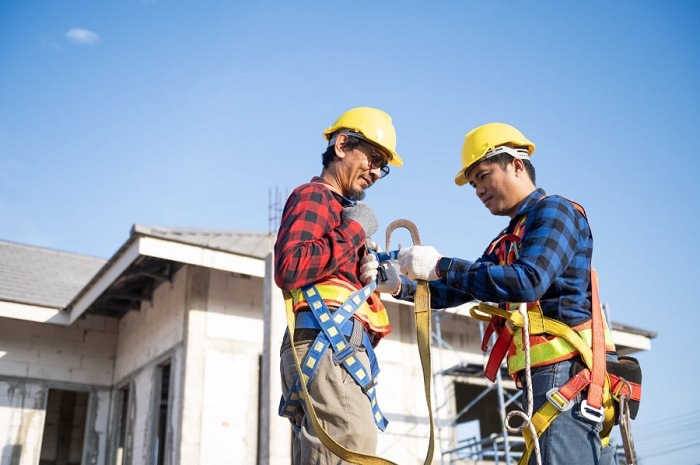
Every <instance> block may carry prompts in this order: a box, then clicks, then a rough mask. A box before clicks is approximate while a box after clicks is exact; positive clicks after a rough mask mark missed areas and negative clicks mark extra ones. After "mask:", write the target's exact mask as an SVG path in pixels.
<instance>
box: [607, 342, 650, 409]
mask: <svg viewBox="0 0 700 465" xmlns="http://www.w3.org/2000/svg"><path fill="white" fill-rule="evenodd" d="M607 371H608V374H609V375H610V378H612V379H614V378H618V379H620V380H625V381H627V382H629V383H634V384H637V385H639V393H640V395H639V396H638V397H641V387H642V367H641V366H640V365H639V361H638V360H637V359H636V358H634V357H627V356H624V355H621V356H620V357H619V361H618V362H611V361H610V360H608V362H607ZM623 384H624V381H623ZM639 401H640V399H639V398H637V399H634V398H631V393H630V394H629V395H628V399H627V407H628V409H629V413H630V418H632V419H634V418H636V417H637V412H638V411H639Z"/></svg>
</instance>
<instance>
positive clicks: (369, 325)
mask: <svg viewBox="0 0 700 465" xmlns="http://www.w3.org/2000/svg"><path fill="white" fill-rule="evenodd" d="M324 136H325V138H326V140H327V141H328V147H327V149H326V151H325V153H324V154H323V158H322V164H323V168H322V170H321V174H320V175H319V176H315V177H313V178H312V179H311V181H310V182H308V183H305V184H302V185H301V186H299V187H297V188H296V189H295V190H294V191H293V192H292V194H291V195H290V196H289V199H288V200H287V203H286V205H285V207H284V212H283V215H282V221H281V225H280V229H279V234H278V236H277V241H276V243H275V281H276V283H277V286H279V287H280V289H282V290H283V291H285V293H286V295H288V296H291V300H292V302H293V307H294V312H295V317H296V324H295V331H294V346H293V347H294V348H295V349H296V352H297V354H298V357H299V360H300V361H303V363H302V365H305V366H307V365H311V364H313V363H315V367H314V371H313V374H312V375H311V377H310V378H311V380H310V381H309V383H307V386H308V390H309V394H310V398H311V401H312V403H313V406H314V409H315V411H316V414H317V417H318V420H319V423H320V425H321V426H322V427H323V429H324V430H325V431H326V432H327V433H328V435H329V436H330V437H331V438H333V439H334V440H335V441H337V442H338V443H339V444H340V445H341V446H343V447H345V448H347V449H350V450H353V451H357V452H362V453H366V454H374V453H375V450H376V445H377V430H376V426H375V425H377V426H379V427H380V428H382V427H383V425H385V420H384V423H383V424H382V420H383V416H382V415H381V413H380V412H379V411H378V410H376V409H375V408H374V407H373V405H372V404H373V403H374V402H372V400H371V397H370V396H369V394H368V393H373V391H374V388H373V382H374V380H373V379H371V378H373V376H371V377H368V378H367V379H368V380H370V383H369V384H365V385H364V386H361V385H360V384H359V381H356V379H355V378H353V376H351V373H350V371H351V370H349V369H348V368H347V366H346V365H344V364H343V363H341V362H342V360H340V359H344V357H345V356H343V357H339V354H338V353H337V351H336V350H335V349H334V348H333V347H328V349H327V350H325V351H324V352H321V355H320V356H319V357H317V358H318V361H316V359H314V358H313V357H311V358H310V359H309V358H305V357H310V355H309V353H311V352H312V351H310V350H309V348H310V346H312V345H313V346H314V348H316V347H318V342H319V341H321V342H323V341H327V340H325V339H322V338H323V330H322V329H320V328H319V327H318V324H319V323H317V322H316V320H315V319H319V318H318V317H317V316H315V313H314V312H312V311H311V310H310V307H309V304H308V302H307V297H308V300H311V299H312V296H311V295H309V294H307V292H309V290H310V289H311V290H313V292H312V293H313V294H317V295H320V298H321V299H322V303H323V304H325V305H324V307H327V308H328V310H329V311H330V312H332V313H334V314H335V312H336V310H337V309H338V308H339V307H340V306H341V305H343V303H345V302H346V301H348V298H349V297H350V296H351V295H353V294H354V293H356V292H358V291H363V290H365V291H366V290H367V289H369V292H367V294H369V295H368V297H367V298H366V300H363V301H362V303H361V304H359V306H358V307H357V308H356V310H355V311H354V313H353V314H352V316H351V317H349V318H348V320H347V322H346V323H345V324H344V326H343V334H346V337H347V342H348V343H349V346H350V347H352V348H354V349H356V350H353V351H352V354H351V355H352V356H353V357H356V358H354V359H353V360H357V361H359V362H361V364H362V366H363V367H364V371H363V373H366V374H370V373H372V375H374V374H375V373H376V372H377V371H378V370H377V368H376V361H375V360H374V359H373V358H374V357H373V346H375V345H376V344H377V343H378V342H379V340H381V338H382V337H384V336H386V335H387V334H389V332H390V331H391V327H390V326H389V320H388V316H387V312H386V309H385V308H384V305H383V304H382V302H381V301H380V299H379V293H378V292H372V288H370V287H369V285H371V286H374V284H373V283H374V281H375V278H376V275H377V269H376V265H375V266H371V265H370V266H364V267H363V266H362V265H364V264H365V263H366V261H362V259H363V258H364V257H365V256H366V255H367V254H368V253H369V252H368V250H367V246H366V244H367V242H368V241H367V240H368V239H369V237H370V236H371V235H372V234H374V233H375V232H376V230H377V227H378V225H377V220H376V217H375V216H374V213H373V212H372V210H371V208H370V207H369V206H368V205H367V204H366V203H364V202H362V201H361V200H362V199H363V198H364V196H365V190H366V189H367V188H368V187H370V186H372V185H373V184H374V183H375V182H377V181H379V180H380V179H382V178H383V177H384V176H386V175H387V174H388V173H389V166H388V164H391V165H394V166H402V164H403V162H402V160H401V158H400V157H399V155H398V154H397V153H396V132H395V130H394V126H393V124H392V121H391V118H390V117H389V115H387V114H386V113H384V112H383V111H381V110H377V109H375V108H368V107H360V108H353V109H351V110H349V111H347V112H345V113H343V114H342V115H341V116H340V117H339V118H338V120H337V121H336V122H335V123H334V124H333V125H332V126H330V127H329V128H328V129H326V131H324ZM397 284H398V283H389V282H386V281H385V282H380V284H379V286H378V287H377V289H376V290H377V291H386V289H388V288H390V287H394V286H395V285H397ZM384 288H386V289H384ZM320 333H321V336H319V334H320ZM351 339H352V340H353V341H354V342H352V343H351ZM360 340H361V341H362V342H361V343H360ZM314 341H316V343H314ZM344 342H345V340H343V343H344ZM326 344H328V343H327V342H326ZM280 370H281V374H282V392H283V399H282V405H281V407H280V414H281V415H283V416H286V417H287V418H289V419H290V421H291V423H292V427H293V429H294V432H295V438H294V445H293V461H294V464H297V465H302V464H303V465H311V464H323V465H325V464H338V463H344V462H342V461H340V459H339V458H338V457H337V456H335V455H334V454H333V453H331V452H330V451H329V450H328V449H326V448H325V447H324V446H323V444H322V443H321V441H320V440H319V438H318V436H317V434H316V432H315V431H314V427H313V424H312V422H311V420H310V419H309V418H308V417H307V415H306V412H305V409H304V407H303V404H301V403H298V404H295V403H294V402H293V399H294V398H296V395H292V394H293V393H294V394H299V384H298V383H299V381H298V377H297V367H296V363H295V360H294V354H293V352H292V345H291V341H290V338H289V332H288V331H287V332H286V333H285V336H284V339H283V342H282V348H281V362H280ZM360 379H362V376H360ZM380 417H381V418H380Z"/></svg>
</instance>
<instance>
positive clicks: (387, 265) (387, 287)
mask: <svg viewBox="0 0 700 465" xmlns="http://www.w3.org/2000/svg"><path fill="white" fill-rule="evenodd" d="M380 266H381V267H382V268H384V271H385V272H386V280H385V281H382V279H381V278H379V281H377V291H379V292H385V293H387V294H396V293H397V292H399V288H400V285H401V279H400V278H399V270H397V269H396V262H395V261H394V260H388V261H385V262H382V264H381V265H380Z"/></svg>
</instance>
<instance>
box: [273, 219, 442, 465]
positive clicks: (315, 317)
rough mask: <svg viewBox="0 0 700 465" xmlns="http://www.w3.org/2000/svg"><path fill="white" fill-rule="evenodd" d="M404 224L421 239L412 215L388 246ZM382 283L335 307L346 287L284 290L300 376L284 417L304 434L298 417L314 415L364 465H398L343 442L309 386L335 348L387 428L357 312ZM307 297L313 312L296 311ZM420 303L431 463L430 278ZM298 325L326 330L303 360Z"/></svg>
mask: <svg viewBox="0 0 700 465" xmlns="http://www.w3.org/2000/svg"><path fill="white" fill-rule="evenodd" d="M398 227H405V228H407V229H409V231H410V233H411V237H412V239H413V242H414V244H416V245H419V244H420V239H419V237H418V230H417V228H416V227H415V225H414V224H413V223H411V222H410V221H408V220H396V221H394V222H393V223H391V224H390V225H389V227H388V228H387V233H386V235H387V238H386V242H387V244H386V246H387V249H388V248H389V242H390V237H391V232H392V231H393V230H394V229H396V228H398ZM397 253H398V251H392V252H388V253H381V254H379V261H380V262H382V261H385V260H390V259H395V258H396V255H397ZM376 287H377V284H376V282H371V283H370V284H368V285H366V286H365V287H363V288H362V289H360V290H358V291H356V292H354V293H352V294H350V295H349V297H348V298H347V299H346V300H345V301H344V302H343V303H342V304H341V305H340V306H339V307H338V309H337V310H336V311H334V312H331V311H330V310H329V308H328V306H327V305H326V300H330V301H336V300H338V298H339V295H342V293H343V290H342V288H336V287H335V286H314V285H310V286H305V287H302V288H301V289H300V290H295V291H292V292H284V298H285V306H286V311H287V328H288V331H289V335H290V340H291V344H292V353H293V354H294V360H295V364H296V368H297V375H296V377H295V379H294V381H293V383H292V387H291V388H290V391H289V392H288V393H287V394H286V395H284V394H283V395H282V399H281V400H280V406H279V410H278V412H279V415H280V416H283V417H286V418H288V419H289V420H290V422H291V424H292V428H293V430H294V433H295V434H299V431H300V427H299V425H297V424H296V421H295V419H296V418H299V417H300V416H303V415H304V414H306V415H308V417H309V418H310V419H311V423H312V424H313V427H314V430H315V431H316V434H317V435H318V438H319V439H320V440H321V442H322V443H323V445H324V446H325V447H326V448H328V449H329V450H330V451H331V452H333V453H334V454H335V455H337V456H338V457H340V458H341V459H342V460H345V461H347V462H351V463H356V464H362V465H396V464H394V463H393V462H391V461H389V460H386V459H383V458H381V457H375V456H372V455H368V454H363V453H361V452H357V451H352V450H349V449H347V448H345V447H343V446H342V445H340V444H339V443H338V442H337V441H335V440H334V439H333V438H332V437H330V436H329V435H328V433H327V432H326V431H325V430H324V429H323V427H322V426H321V424H320V422H319V421H318V417H317V416H316V412H315V410H314V406H313V403H312V402H311V399H310V396H309V388H310V386H311V383H312V381H313V378H314V374H315V373H316V369H317V367H318V362H319V361H320V360H321V358H322V357H323V356H324V354H325V352H326V351H327V350H328V349H329V348H330V349H331V351H332V353H333V357H332V358H333V363H335V364H336V365H342V366H343V367H344V368H345V370H347V371H348V373H349V374H350V375H351V376H352V377H353V379H354V380H355V382H357V384H358V385H359V386H360V387H361V388H362V390H363V392H364V393H365V394H366V395H367V397H368V398H369V401H370V405H371V408H372V414H373V416H374V422H375V424H376V425H377V427H378V428H379V429H380V430H381V431H384V430H385V429H386V426H387V424H388V421H387V420H386V418H385V417H384V415H383V414H382V412H381V410H380V409H379V405H378V403H377V399H376V390H375V384H376V378H377V375H378V374H379V365H378V363H377V358H376V356H375V354H374V349H373V346H372V344H371V341H370V339H369V336H368V335H367V332H366V331H365V329H364V327H363V324H362V322H360V321H359V319H358V318H357V317H353V315H354V314H355V313H356V311H357V310H358V308H360V307H361V306H362V305H366V303H365V302H366V300H367V299H368V298H369V296H371V295H372V293H373V292H374V291H375V289H376ZM302 299H303V300H304V301H305V304H304V306H306V305H308V308H309V310H310V311H296V312H295V309H298V308H299V307H300V301H301V300H302ZM414 304H415V318H416V332H417V337H418V350H419V354H420V359H421V366H422V369H423V382H424V387H425V398H426V403H427V406H428V413H429V418H430V438H429V441H430V442H429V445H428V452H427V454H426V459H425V462H424V463H425V464H426V465H427V464H429V463H431V462H432V459H433V452H434V421H433V414H432V406H431V401H430V379H431V378H430V377H431V374H432V369H431V364H430V332H431V329H430V291H429V290H428V284H427V282H424V281H423V282H419V283H418V287H417V290H416V296H415V298H414ZM295 329H316V330H320V331H319V333H318V336H317V337H316V339H315V340H314V341H313V343H312V344H311V345H310V346H309V349H308V351H307V353H306V355H305V356H304V358H303V360H302V361H300V360H299V357H298V355H297V352H296V348H295V347H294V331H295ZM346 336H347V337H349V340H348V339H346ZM360 345H362V346H364V348H365V350H366V353H367V356H368V357H369V361H370V373H367V371H366V370H365V368H364V366H363V365H362V363H361V362H360V361H359V359H358V358H357V356H356V355H355V354H356V353H357V351H358V349H359V347H360Z"/></svg>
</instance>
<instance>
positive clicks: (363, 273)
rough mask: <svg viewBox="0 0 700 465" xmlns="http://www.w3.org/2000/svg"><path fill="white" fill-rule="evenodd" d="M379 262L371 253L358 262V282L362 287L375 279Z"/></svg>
mask: <svg viewBox="0 0 700 465" xmlns="http://www.w3.org/2000/svg"><path fill="white" fill-rule="evenodd" d="M378 267H379V262H378V261H377V257H375V256H374V254H373V253H368V254H367V255H365V256H364V257H363V258H362V260H360V282H361V283H362V285H363V286H366V285H368V284H369V283H371V282H372V281H376V279H377V273H378V272H377V268H378Z"/></svg>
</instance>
